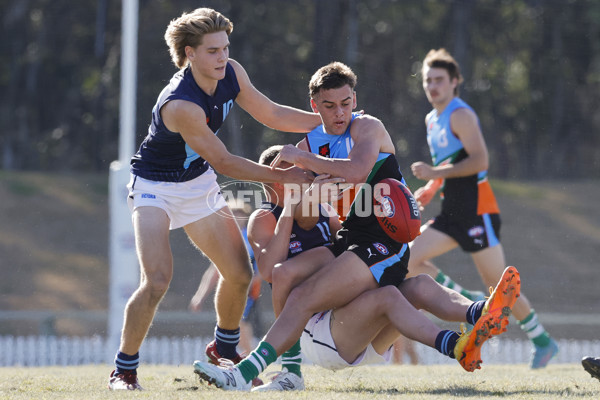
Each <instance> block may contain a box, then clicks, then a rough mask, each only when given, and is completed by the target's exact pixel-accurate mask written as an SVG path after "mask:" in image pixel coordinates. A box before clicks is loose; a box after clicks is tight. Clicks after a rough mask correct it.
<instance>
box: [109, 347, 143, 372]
mask: <svg viewBox="0 0 600 400" xmlns="http://www.w3.org/2000/svg"><path fill="white" fill-rule="evenodd" d="M139 366H140V353H139V352H137V353H135V354H134V355H132V356H131V355H129V354H125V353H121V352H120V351H119V352H117V355H116V356H115V375H118V374H123V373H125V372H133V373H134V374H135V373H137V367H139Z"/></svg>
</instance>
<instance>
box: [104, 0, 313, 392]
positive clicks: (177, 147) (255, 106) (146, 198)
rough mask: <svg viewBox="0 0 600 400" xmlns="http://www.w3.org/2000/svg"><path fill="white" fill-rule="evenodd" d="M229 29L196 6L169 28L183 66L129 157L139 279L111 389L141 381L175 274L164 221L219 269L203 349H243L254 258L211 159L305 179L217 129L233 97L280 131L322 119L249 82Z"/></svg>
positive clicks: (241, 175) (252, 175)
mask: <svg viewBox="0 0 600 400" xmlns="http://www.w3.org/2000/svg"><path fill="white" fill-rule="evenodd" d="M232 30H233V24H232V23H231V21H229V20H228V19H227V18H226V17H224V16H223V15H222V14H220V13H218V12H217V11H214V10H212V9H209V8H199V9H196V10H194V11H192V12H190V13H184V14H183V15H181V16H180V17H179V18H177V19H174V20H173V21H171V23H170V24H169V26H168V28H167V31H166V33H165V40H166V42H167V45H168V46H169V51H170V54H171V59H172V61H173V63H174V64H175V66H176V67H177V68H179V69H180V70H179V72H177V73H176V74H175V75H174V76H173V78H172V79H171V81H170V82H169V83H168V84H167V86H166V87H165V88H164V89H163V91H162V92H161V93H160V95H159V97H158V100H157V102H156V104H155V106H154V108H153V109H152V119H151V123H150V127H149V129H148V135H147V136H146V138H145V140H144V141H143V143H142V144H141V146H140V148H139V150H138V152H137V153H136V154H135V156H134V157H133V158H132V160H131V181H130V183H129V186H128V187H129V199H128V200H129V204H130V208H131V210H132V219H133V225H134V229H135V237H136V248H137V253H138V258H139V262H140V267H141V280H140V286H139V287H138V289H137V290H136V291H135V292H134V294H133V295H132V296H131V298H130V299H129V301H128V303H127V306H126V309H125V321H124V326H123V331H122V336H121V344H120V347H119V351H118V352H117V355H116V357H115V370H114V371H113V372H112V373H111V377H110V379H109V384H108V386H109V388H110V389H113V390H136V389H141V386H140V384H139V382H138V379H137V367H138V365H139V353H138V351H139V349H140V346H141V344H142V342H143V340H144V337H145V336H146V334H147V333H148V329H149V327H150V325H151V323H152V320H153V318H154V313H155V312H156V309H157V307H158V304H159V302H160V300H161V299H162V297H163V296H164V294H165V292H166V291H167V289H168V287H169V282H170V281H171V277H172V274H173V260H172V255H171V248H170V245H169V229H177V228H181V227H183V228H184V229H185V231H186V233H187V235H188V236H189V238H190V240H191V241H192V242H193V243H194V244H195V245H196V246H197V247H198V248H199V249H200V250H201V251H202V252H204V254H206V256H207V257H208V258H209V259H210V260H211V261H212V262H213V263H214V264H215V265H216V266H217V268H218V269H219V273H220V281H219V285H218V287H217V293H216V296H215V308H216V312H217V325H216V329H215V341H214V342H212V343H210V344H209V346H208V347H207V355H208V356H209V358H210V359H211V360H212V361H214V362H217V360H218V359H219V358H221V357H223V358H228V359H232V360H239V359H240V357H239V355H238V353H237V351H236V345H237V343H238V342H239V335H240V334H239V322H240V319H241V316H242V313H243V311H244V305H245V302H246V295H247V292H248V286H249V284H250V282H251V279H252V268H251V266H250V263H249V258H248V252H247V251H246V248H245V246H244V241H243V239H242V235H241V233H240V230H239V228H238V226H237V224H236V222H235V219H234V217H233V215H231V212H230V211H229V209H228V208H227V205H226V203H225V200H224V199H223V197H222V196H221V195H220V194H217V193H218V192H219V188H218V185H217V182H216V174H215V172H214V171H213V168H214V169H215V170H216V171H218V172H220V173H222V174H225V175H228V176H230V177H233V178H236V179H242V180H256V181H264V182H295V183H310V182H311V180H310V179H309V178H308V177H307V175H306V174H305V172H304V171H302V170H300V169H298V168H290V169H287V170H283V169H272V168H269V167H268V166H264V165H259V164H257V163H254V162H252V161H250V160H247V159H245V158H242V157H238V156H235V155H233V154H231V153H229V152H228V151H227V149H226V147H225V146H224V144H223V143H222V142H221V141H220V140H219V139H218V138H217V136H216V134H217V133H218V130H219V128H220V127H221V125H222V124H223V121H224V120H225V118H226V117H227V113H228V112H229V111H230V110H231V108H232V106H233V103H234V102H236V103H237V104H238V105H239V106H241V107H242V108H243V109H244V110H246V111H247V112H248V113H249V114H250V115H252V116H253V117H254V118H255V119H256V120H258V121H259V122H261V123H263V124H265V125H267V126H269V127H272V128H274V129H278V130H281V131H289V132H308V131H310V130H311V129H313V128H314V127H315V126H317V125H318V124H319V123H320V122H321V120H320V118H319V117H318V115H315V114H312V113H308V112H304V111H301V110H298V109H294V108H291V107H287V106H283V105H280V104H276V103H274V102H272V101H271V100H269V99H268V98H267V97H266V96H264V95H263V94H262V93H261V92H259V91H258V90H257V89H256V88H255V87H254V86H253V85H252V83H251V82H250V79H249V78H248V75H247V74H246V71H245V70H244V68H243V67H242V66H241V65H240V64H239V63H238V62H236V61H234V60H232V59H230V58H229V34H230V33H231V32H232ZM211 193H212V195H211ZM215 194H216V195H215ZM217 211H218V212H217Z"/></svg>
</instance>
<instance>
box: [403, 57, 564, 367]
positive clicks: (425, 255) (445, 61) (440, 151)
mask: <svg viewBox="0 0 600 400" xmlns="http://www.w3.org/2000/svg"><path fill="white" fill-rule="evenodd" d="M421 72H422V75H423V89H424V90H425V94H426V95H427V99H428V100H429V102H430V103H431V105H432V106H433V110H432V111H431V112H430V113H429V114H427V117H426V118H425V124H426V127H427V143H428V144H429V148H430V151H431V157H432V161H433V165H430V164H427V163H425V162H422V161H419V162H415V163H414V164H412V166H411V168H412V171H413V174H414V175H415V176H416V177H417V178H419V179H423V180H427V181H428V182H427V184H426V185H425V186H423V187H421V188H419V189H417V190H416V191H415V198H416V200H417V201H418V202H419V203H420V205H421V207H425V206H426V205H427V204H428V203H429V202H430V200H431V199H432V198H433V196H434V195H435V193H436V192H437V191H438V190H439V189H440V188H442V193H443V198H442V210H441V213H440V214H439V215H438V216H436V217H435V218H434V219H432V220H431V221H429V222H427V223H426V224H425V225H424V226H422V227H421V235H420V236H418V237H417V238H416V239H415V240H414V241H413V242H412V243H411V250H410V251H411V257H410V261H409V264H408V265H409V267H408V269H409V276H414V275H417V274H420V273H427V274H429V275H431V276H432V277H434V278H436V280H437V281H438V282H440V283H445V284H446V286H453V285H452V284H451V282H452V280H451V279H450V278H448V277H447V276H446V275H444V274H443V273H442V272H441V271H440V270H439V269H438V268H437V267H436V266H435V265H433V264H432V263H431V261H430V260H431V259H432V258H434V257H437V256H440V255H442V254H444V253H446V252H448V251H450V250H452V249H455V248H456V247H458V246H460V247H461V248H462V249H463V250H464V251H466V252H468V253H469V254H471V257H472V258H473V261H474V263H475V266H476V267H477V271H478V272H479V275H480V276H481V279H482V280H483V282H484V284H485V285H487V286H492V285H493V284H494V282H496V281H497V280H498V278H499V277H500V275H501V274H502V271H503V270H504V268H505V266H506V262H505V257H504V250H503V248H502V244H500V211H499V209H498V205H497V203H496V199H495V197H494V194H493V192H492V189H491V186H490V184H489V182H488V180H487V169H488V152H487V147H486V144H485V140H484V138H483V134H482V133H481V128H480V125H479V120H478V118H477V115H476V114H475V112H474V111H473V109H472V108H471V107H469V105H467V104H466V103H465V102H464V101H463V100H462V99H460V98H459V97H458V86H459V84H460V83H461V82H462V79H463V78H462V76H461V74H460V67H459V65H458V63H457V62H456V60H454V58H453V57H452V56H451V55H450V54H449V53H448V52H447V51H446V50H445V49H439V50H431V51H430V52H429V53H428V54H427V56H426V57H425V59H424V61H423V68H422V71H421ZM513 312H514V315H515V318H516V319H517V320H518V321H519V324H520V326H521V328H522V329H523V331H525V333H526V334H527V336H528V337H529V339H530V340H531V341H532V343H533V345H534V350H533V355H532V359H531V367H532V368H543V367H545V366H546V365H547V364H548V362H549V361H550V359H551V358H552V357H553V356H554V355H556V353H557V352H558V346H557V344H556V342H555V341H554V340H553V339H552V338H551V337H550V335H549V334H548V332H546V330H545V329H544V327H543V326H542V324H541V323H540V322H539V321H538V317H537V314H536V313H535V311H534V310H533V309H532V308H531V305H530V303H529V301H528V300H527V298H526V297H525V295H523V294H521V297H519V299H518V300H517V303H516V304H515V307H514V310H513Z"/></svg>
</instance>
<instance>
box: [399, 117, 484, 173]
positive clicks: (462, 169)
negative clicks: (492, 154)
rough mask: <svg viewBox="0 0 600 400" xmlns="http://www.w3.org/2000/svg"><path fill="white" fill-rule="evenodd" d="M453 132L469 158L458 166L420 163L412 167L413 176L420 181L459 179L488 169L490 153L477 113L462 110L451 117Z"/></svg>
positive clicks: (458, 163)
mask: <svg viewBox="0 0 600 400" xmlns="http://www.w3.org/2000/svg"><path fill="white" fill-rule="evenodd" d="M450 126H451V127H452V132H453V133H454V134H455V135H456V136H458V138H459V139H460V141H461V142H462V144H463V146H464V148H465V151H466V152H467V154H468V156H467V157H466V158H465V159H463V160H461V161H459V162H457V163H456V164H444V165H438V166H436V167H434V166H431V165H430V164H427V163H424V162H422V161H418V162H416V163H413V164H412V165H411V170H412V172H413V174H414V175H415V176H416V177H417V178H419V179H423V180H426V179H438V178H442V179H445V178H459V177H463V176H469V175H473V174H476V173H478V172H480V171H484V170H486V169H487V168H488V152H487V147H486V145H485V141H484V139H483V134H482V133H481V129H480V127H479V123H478V121H477V116H476V115H475V113H474V112H473V111H471V110H469V109H466V108H461V109H458V110H456V111H455V112H453V113H452V115H451V116H450Z"/></svg>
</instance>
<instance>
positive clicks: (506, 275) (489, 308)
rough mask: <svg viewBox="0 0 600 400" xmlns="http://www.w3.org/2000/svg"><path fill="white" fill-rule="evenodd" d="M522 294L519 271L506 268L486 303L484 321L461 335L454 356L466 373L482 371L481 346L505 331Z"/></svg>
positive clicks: (480, 321)
mask: <svg viewBox="0 0 600 400" xmlns="http://www.w3.org/2000/svg"><path fill="white" fill-rule="evenodd" d="M490 290H491V287H490ZM520 293H521V279H520V278H519V271H517V269H516V268H515V267H512V266H511V267H508V268H506V269H505V270H504V272H503V273H502V278H501V279H500V281H499V282H498V284H497V285H496V288H495V289H494V290H493V291H492V292H491V294H490V297H489V298H488V299H487V301H486V302H485V306H484V307H483V311H482V312H481V317H479V319H478V320H477V322H476V323H475V325H473V329H472V330H471V331H470V332H468V333H464V334H463V335H461V337H460V339H459V340H458V342H457V343H456V347H455V348H454V356H455V358H456V360H458V362H459V363H460V365H462V367H463V368H464V369H465V370H467V371H469V372H473V371H475V370H476V369H481V366H480V364H481V346H482V345H483V343H484V342H485V341H486V340H488V339H489V338H491V337H492V336H496V335H499V334H501V333H502V332H505V331H506V327H507V325H508V317H509V316H510V314H511V311H512V307H513V306H514V304H515V302H516V301H517V298H518V297H519V294H520Z"/></svg>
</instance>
